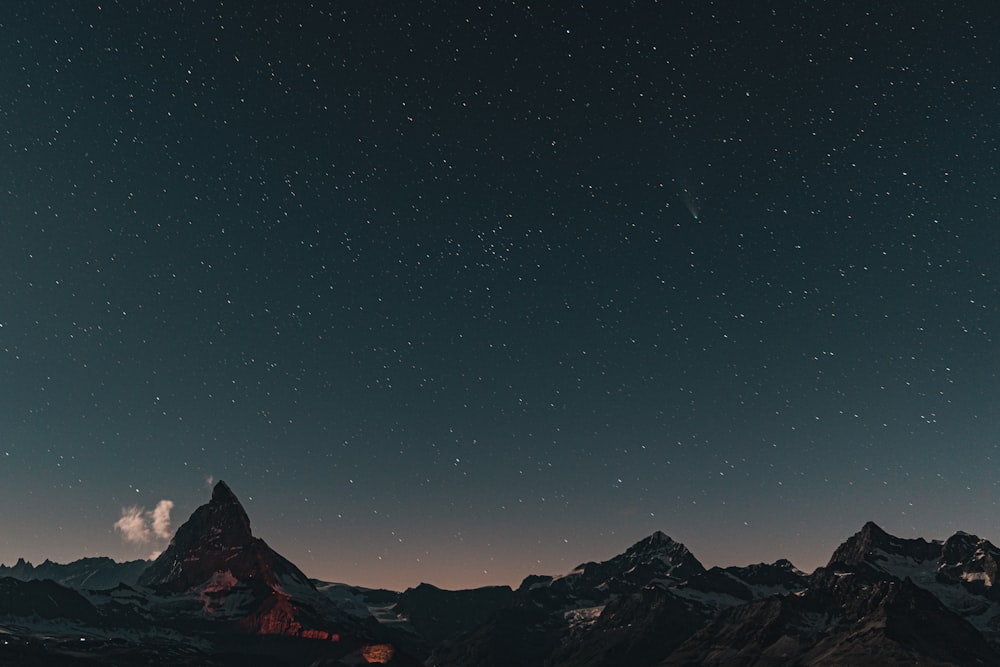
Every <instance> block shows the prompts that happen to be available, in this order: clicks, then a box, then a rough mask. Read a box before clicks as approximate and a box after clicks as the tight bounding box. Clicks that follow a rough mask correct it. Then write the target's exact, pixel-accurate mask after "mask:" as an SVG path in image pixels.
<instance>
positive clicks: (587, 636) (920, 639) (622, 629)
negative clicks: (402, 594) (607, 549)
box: [427, 523, 1000, 667]
mask: <svg viewBox="0 0 1000 667" xmlns="http://www.w3.org/2000/svg"><path fill="white" fill-rule="evenodd" d="M998 566H1000V550H998V549H997V548H996V547H994V546H993V545H992V544H990V543H989V542H988V541H986V540H982V539H980V538H978V537H976V536H974V535H968V534H966V533H958V534H956V535H954V536H952V537H951V538H949V539H948V540H945V541H930V542H928V541H926V540H923V539H905V538H899V537H895V536H893V535H890V534H888V533H887V532H885V531H884V530H882V529H881V528H879V527H878V526H877V525H876V524H874V523H868V524H865V526H863V527H862V529H861V530H860V531H859V532H858V533H856V534H855V535H853V536H851V537H849V538H848V539H847V540H846V541H845V542H844V543H843V544H841V545H840V546H839V547H838V548H837V549H836V551H835V552H834V553H833V555H832V556H831V558H830V562H829V564H828V565H827V566H826V567H824V568H820V569H818V570H817V571H816V572H814V573H813V574H811V575H807V574H805V573H803V572H801V571H799V570H798V569H796V568H795V567H794V566H793V565H792V564H791V563H790V562H789V561H787V560H779V561H777V562H775V563H771V564H765V563H761V564H757V565H750V566H746V567H727V568H718V567H713V568H711V569H709V570H705V569H704V568H703V567H701V565H700V564H699V563H698V561H697V559H695V558H694V556H693V555H691V554H690V552H689V551H688V550H687V549H686V548H684V547H683V545H680V544H679V543H676V542H674V541H673V540H671V539H670V538H668V537H667V536H666V535H664V534H662V533H654V534H653V535H651V536H650V537H648V538H646V539H645V540H642V541H640V542H638V543H636V544H635V545H633V546H632V547H630V548H629V549H628V550H626V551H625V553H623V554H621V555H619V556H616V557H614V558H612V559H610V560H608V561H604V562H601V563H586V564H584V565H581V566H580V567H578V568H576V569H574V570H573V571H572V572H570V573H568V574H566V575H562V576H555V577H551V576H532V577H528V578H527V579H525V581H524V583H523V584H522V585H521V587H520V588H519V589H518V591H517V595H518V599H517V601H516V604H515V606H514V607H513V608H511V609H506V610H502V611H501V612H500V613H498V614H496V615H495V616H494V617H493V619H491V620H490V621H489V622H487V623H485V624H483V625H482V626H481V627H479V628H477V629H476V630H474V631H472V632H469V633H467V634H465V635H463V636H462V637H459V638H458V639H456V640H452V641H446V642H444V643H442V644H441V645H440V646H438V648H437V649H436V650H435V652H434V653H433V654H432V656H431V659H430V660H429V661H428V662H427V664H428V665H430V666H432V667H477V666H481V665H485V666H492V665H498V666H499V665H501V664H519V665H525V666H528V667H543V666H544V667H616V666H618V665H629V666H630V667H642V666H649V667H653V666H657V665H661V666H675V665H717V666H720V667H722V666H728V665H744V666H748V667H749V666H754V667H757V666H760V667H763V666H764V665H768V666H770V665H784V664H795V665H802V666H803V667H805V666H813V665H815V666H819V665H860V666H865V665H873V666H874V665H893V664H899V665H902V664H923V665H996V664H1000V653H998V649H1000V602H998V601H997V600H998V589H996V588H995V587H994V584H995V582H996V581H997V574H998V570H1000V567H998Z"/></svg>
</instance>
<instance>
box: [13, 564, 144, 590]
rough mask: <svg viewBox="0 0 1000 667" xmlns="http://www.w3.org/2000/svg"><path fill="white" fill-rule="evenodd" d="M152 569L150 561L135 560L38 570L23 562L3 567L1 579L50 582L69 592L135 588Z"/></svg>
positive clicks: (40, 566) (38, 568) (56, 566)
mask: <svg viewBox="0 0 1000 667" xmlns="http://www.w3.org/2000/svg"><path fill="white" fill-rule="evenodd" d="M148 566H149V561H146V560H132V561H127V562H124V563H117V562H115V561H113V560H111V559H110V558H104V557H101V558H81V559H80V560H75V561H73V562H72V563H65V564H62V563H53V562H52V561H50V560H46V561H45V562H43V563H42V564H40V565H38V566H34V565H32V564H31V563H29V562H27V561H25V560H24V559H23V558H19V559H18V560H17V563H15V564H14V565H13V566H11V567H7V566H6V565H0V577H13V578H14V579H19V580H21V581H35V580H39V579H49V580H51V581H54V582H56V583H58V584H62V585H63V586H66V587H67V588H76V589H88V588H89V589H94V590H97V589H101V588H114V587H115V586H117V585H118V584H128V585H134V584H135V583H136V581H138V579H139V576H140V575H141V574H142V573H143V572H144V571H145V570H146V568H147V567H148Z"/></svg>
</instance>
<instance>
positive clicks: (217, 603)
mask: <svg viewBox="0 0 1000 667" xmlns="http://www.w3.org/2000/svg"><path fill="white" fill-rule="evenodd" d="M998 566H1000V550H998V549H997V548H996V547H995V546H994V545H992V544H991V543H990V542H988V541H986V540H983V539H980V538H978V537H976V536H974V535H970V534H967V533H961V532H960V533H956V534H955V535H953V536H952V537H950V538H948V539H947V540H943V541H939V540H934V541H926V540H923V539H904V538H899V537H895V536H892V535H889V534H888V533H886V532H885V531H883V530H882V529H881V528H879V527H878V526H876V525H875V524H874V523H868V524H866V525H865V526H863V527H862V528H861V530H860V531H859V532H858V533H856V534H855V535H852V536H851V537H849V538H848V539H847V540H846V541H845V542H844V543H843V544H841V545H840V546H839V547H838V548H837V549H836V550H835V551H834V553H833V555H832V556H831V558H830V561H829V562H828V563H827V565H826V566H824V567H820V568H818V569H817V570H816V571H815V572H813V573H811V574H806V573H804V572H801V571H799V570H798V569H796V568H795V567H794V566H793V565H792V564H791V563H790V562H789V561H787V560H779V561H777V562H775V563H771V564H755V565H749V566H746V567H727V568H719V567H713V568H708V569H706V568H705V567H704V566H703V565H702V564H701V563H700V562H699V561H698V560H697V558H696V557H695V556H694V554H692V553H691V552H690V551H689V550H688V549H687V548H686V547H684V545H682V544H680V543H678V542H675V541H674V540H672V539H671V538H670V537H668V536H667V535H665V534H664V533H662V532H656V533H654V534H652V535H650V536H649V537H647V538H645V539H643V540H640V541H639V542H637V543H636V544H634V545H632V546H631V547H629V548H628V549H627V550H626V551H625V552H624V553H622V554H620V555H618V556H615V557H614V558H611V559H609V560H606V561H603V562H588V563H583V564H581V565H579V566H578V567H577V568H575V569H573V570H572V571H571V572H568V573H565V574H562V575H559V576H548V575H532V576H529V577H527V578H526V579H525V580H524V581H523V582H522V583H521V585H520V586H519V587H518V588H517V589H512V588H510V587H508V586H493V587H485V588H479V589H474V590H463V591H448V590H442V589H439V588H436V587H434V586H431V585H429V584H420V585H419V586H417V587H415V588H411V589H408V590H406V591H403V592H396V591H389V590H375V589H367V588H361V587H356V586H350V585H347V584H337V583H330V582H323V581H318V580H315V579H310V578H308V577H307V576H306V575H305V574H304V573H303V572H302V571H301V570H300V569H299V568H298V567H296V566H295V565H294V564H293V563H291V562H290V561H288V560H287V559H285V558H284V557H282V556H281V555H280V554H279V553H277V552H276V551H275V550H274V549H272V548H271V547H270V546H269V545H268V544H267V543H266V542H265V541H264V540H262V539H260V538H259V537H255V536H254V535H253V533H252V531H251V528H250V519H249V517H248V516H247V514H246V512H245V511H244V509H243V507H242V505H241V504H240V502H239V500H238V499H237V497H236V495H235V494H234V493H233V492H232V490H231V489H230V488H229V487H228V486H227V485H226V484H225V483H224V482H219V483H218V484H217V485H216V486H215V488H214V490H213V492H212V497H211V499H210V500H209V502H208V503H206V504H205V505H202V506H201V507H199V508H198V509H196V510H195V512H194V513H193V514H192V515H191V517H190V518H189V519H188V521H187V522H185V523H184V524H183V525H182V526H181V527H180V528H179V529H178V530H177V532H176V533H175V535H174V537H173V539H172V540H171V542H170V545H169V546H168V547H167V549H165V550H164V551H163V553H162V554H160V555H159V556H158V557H157V558H156V560H154V561H152V562H149V561H132V562H126V563H116V562H114V561H112V560H111V559H107V558H87V559H82V560H79V561H75V562H73V563H69V564H65V565H63V564H57V563H52V562H50V561H45V562H44V563H42V564H41V565H38V566H37V567H36V566H33V565H31V564H30V563H26V562H25V561H23V560H19V561H18V562H17V563H16V564H14V565H13V566H10V567H7V566H2V565H0V664H3V665H16V666H22V665H23V666H27V667H32V666H35V665H38V666H41V665H45V666H55V667H60V666H63V665H93V666H96V665H118V666H120V667H131V666H133V665H161V666H164V667H165V666H168V665H169V666H193V665H207V666H218V667H228V666H230V665H276V666H287V667H292V666H299V665H301V666H303V667H304V666H309V667H337V666H347V665H364V664H385V665H407V666H409V665H413V666H415V665H426V666H428V667H492V666H497V667H499V666H501V665H503V666H510V665H519V666H523V667H618V666H629V667H632V666H636V667H638V666H649V667H654V666H663V667H666V666H680V665H719V666H728V665H740V666H748V667H749V666H765V665H768V666H770V665H801V666H811V665H860V666H864V665H903V664H907V665H910V664H921V665H1000V589H998V588H997V587H996V586H995V583H996V581H997V576H998Z"/></svg>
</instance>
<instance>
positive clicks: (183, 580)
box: [139, 481, 311, 591]
mask: <svg viewBox="0 0 1000 667" xmlns="http://www.w3.org/2000/svg"><path fill="white" fill-rule="evenodd" d="M219 572H229V573H230V574H231V575H232V576H233V577H235V579H236V580H250V579H255V580H259V581H263V582H265V583H266V584H268V585H270V586H275V585H277V579H278V578H279V577H281V578H284V579H286V581H287V580H288V579H289V578H290V579H291V580H294V581H295V582H296V583H297V584H300V585H302V586H306V587H309V586H311V585H310V584H308V580H307V578H306V576H305V575H304V574H302V573H301V572H300V571H299V569H298V568H296V567H295V566H294V565H292V564H291V563H289V562H288V561H287V560H285V559H284V558H282V557H281V556H280V555H279V554H277V553H275V552H274V551H273V550H272V549H271V548H270V547H268V546H267V544H266V543H265V542H264V541H263V540H261V539H260V538H256V537H254V536H253V533H252V532H251V530H250V518H249V517H248V516H247V513H246V511H245V510H244V509H243V505H241V504H240V501H239V499H238V498H237V497H236V494H234V493H233V491H232V489H230V488H229V486H228V485H227V484H226V483H225V482H222V481H220V482H219V483H218V484H216V485H215V488H214V489H213V490H212V499H211V500H210V501H209V502H208V503H206V504H204V505H202V506H201V507H199V508H198V509H196V510H195V511H194V513H193V514H192V515H191V518H189V519H188V520H187V521H186V522H184V524H183V525H181V527H180V528H178V529H177V532H176V533H175V534H174V538H173V539H172V540H171V541H170V545H169V546H168V547H167V548H166V549H165V550H164V551H163V553H162V554H160V556H159V557H158V558H157V559H156V560H155V561H154V562H153V563H152V565H150V566H149V568H148V569H147V570H146V572H144V573H143V575H142V577H141V578H140V579H139V583H140V584H142V585H145V586H153V587H165V588H168V589H171V590H174V591H181V590H185V589H189V588H193V587H196V586H199V585H201V584H204V583H205V582H207V581H210V580H212V578H213V576H214V575H215V574H216V573H219Z"/></svg>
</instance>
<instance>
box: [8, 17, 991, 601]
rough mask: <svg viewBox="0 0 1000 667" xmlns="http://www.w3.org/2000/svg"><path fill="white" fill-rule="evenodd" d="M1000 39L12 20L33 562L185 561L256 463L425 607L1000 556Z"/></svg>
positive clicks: (296, 522) (889, 20)
mask: <svg viewBox="0 0 1000 667" xmlns="http://www.w3.org/2000/svg"><path fill="white" fill-rule="evenodd" d="M998 26H1000V7H998V6H996V5H995V3H989V2H970V3H959V4H958V5H956V4H955V3H952V2H944V1H937V0H931V1H928V2H919V3H916V2H914V3H896V2H885V3H874V4H873V3H868V2H860V1H858V2H853V1H850V2H844V1H833V2H804V1H793V0H783V1H777V0H762V1H760V2H753V3H749V2H747V3H743V2H722V1H716V2H711V1H704V0H675V1H671V2H666V1H661V2H653V1H652V0H647V1H635V2H620V3H617V2H616V3H598V2H582V3H580V2H572V3H570V2H558V3H554V2H553V3H546V2H537V3H536V2H526V1H523V0H518V1H517V2H513V1H508V2H496V3H482V4H481V5H476V4H475V3H466V2H431V1H428V0H407V1H405V2H402V1H390V0H386V1H379V2H372V1H371V0H365V1H364V2H360V1H353V0H346V1H343V2H336V3H333V2H330V3H324V2H316V3H311V2H310V3H307V2H299V1H295V2H271V1H265V0H253V1H251V0H241V1H240V2H229V1H226V2H221V1H218V0H199V1H198V2H193V1H183V0H164V1H163V2H147V1H142V0H135V1H134V2H118V1H116V0H81V1H79V2H73V3H66V2H55V1H52V0H48V1H34V2H20V1H16V2H5V3H3V5H2V8H0V61H2V62H3V63H4V65H3V67H2V68H0V507H2V508H3V511H2V512H0V562H4V563H7V564H11V563H13V561H15V560H16V559H17V558H18V557H19V556H23V557H25V558H27V559H29V560H32V561H34V562H36V563H37V562H40V561H41V560H43V559H45V558H51V559H53V560H56V561H60V562H66V561H69V560H73V559H75V558H79V557H83V556H96V555H108V556H112V557H114V558H116V559H118V560H124V559H132V558H141V557H146V556H148V555H150V554H151V553H154V552H156V551H158V550H160V549H162V548H163V547H164V546H165V544H166V539H167V537H166V536H168V535H169V534H170V532H169V531H170V530H171V529H172V528H176V526H177V525H179V524H180V523H181V522H182V521H183V520H184V519H186V518H187V516H188V515H189V514H190V513H191V512H192V511H193V510H194V509H195V508H196V507H197V506H198V505H200V504H202V503H204V502H207V500H208V498H209V496H210V492H211V486H210V485H211V483H212V482H213V481H217V480H219V479H224V480H225V481H226V482H227V483H228V484H229V485H230V486H231V487H232V489H233V491H234V492H235V493H236V494H237V495H238V496H239V497H240V498H241V500H242V501H243V503H244V506H245V507H246V509H247V512H248V513H249V515H250V517H251V521H252V525H253V528H254V531H255V534H256V535H258V536H260V537H263V538H264V539H265V540H267V541H268V543H269V544H270V545H271V546H272V547H274V548H275V549H276V550H277V551H279V552H280V553H282V554H283V555H285V556H286V557H288V558H289V559H291V560H292V561H293V562H295V563H296V564H297V565H299V567H300V568H302V569H303V570H304V571H305V572H306V573H307V574H309V575H310V576H314V577H318V578H322V579H326V580H329V581H347V582H350V583H355V584H360V585H367V586H385V587H392V588H396V589H402V588H406V587H407V586H414V585H416V584H417V583H419V582H421V581H427V582H430V583H433V584H436V585H438V586H442V587H450V588H457V587H469V586H477V585H485V584H498V583H506V584H513V585H516V584H517V583H518V582H519V581H520V580H521V579H522V578H523V577H524V576H526V575H528V574H531V573H547V574H555V573H561V572H565V571H568V570H570V569H572V568H573V567H574V566H576V565H577V564H578V563H580V562H582V561H587V560H600V559H605V558H609V557H611V556H612V555H614V554H617V553H620V552H621V551H624V549H625V548H626V547H628V546H629V545H630V544H632V543H633V542H635V541H637V540H639V539H641V538H642V537H644V536H646V535H648V534H649V533H651V532H653V531H654V530H663V531H664V532H666V533H667V534H668V535H670V536H671V537H673V538H674V539H676V540H678V541H681V542H683V543H684V544H686V545H687V546H688V547H689V548H690V549H691V550H692V551H693V552H694V553H695V555H696V556H697V557H698V558H699V559H700V560H702V562H703V563H705V564H706V565H734V564H735V565H743V564H748V563H752V562H759V561H769V562H770V561H773V560H775V559H777V558H781V557H787V558H790V559H791V560H792V561H793V562H794V563H795V564H796V565H798V566H799V567H800V568H802V569H805V570H811V569H812V568H814V567H816V566H818V565H821V564H823V563H824V562H825V561H826V559H827V558H828V557H829V555H830V553H831V552H832V551H833V549H834V548H835V547H836V546H837V544H839V543H840V542H841V541H842V540H843V539H845V538H846V537H847V536H849V535H850V534H852V533H853V532H855V531H857V530H858V529H859V528H860V527H861V525H862V524H863V523H864V522H865V521H867V520H869V519H871V520H874V521H876V522H877V523H879V524H880V525H882V527H883V528H885V529H886V530H888V531H890V532H893V533H895V534H897V535H900V536H906V537H912V536H924V537H929V538H930V537H934V538H944V537H947V536H949V535H951V534H952V533H953V532H955V531H956V530H965V531H968V532H972V533H976V534H979V535H980V536H982V537H986V538H988V539H991V540H993V541H994V542H1000V524H998V520H997V518H996V517H997V516H998V512H997V500H998V497H1000V486H998V480H1000V476H998V470H1000V466H998V464H1000V401H998V392H1000V379H998V374H997V373H998V368H1000V340H998V337H1000V263H998V260H997V257H1000V224H998V223H1000V220H998V215H1000V199H998V197H1000V168H998V165H1000V122H998V118H1000V88H998V83H997V82H998V76H997V75H998V73H1000V27H998ZM161 501H170V502H172V503H173V505H172V507H171V506H170V505H169V503H163V502H161ZM165 521H166V523H165Z"/></svg>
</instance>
